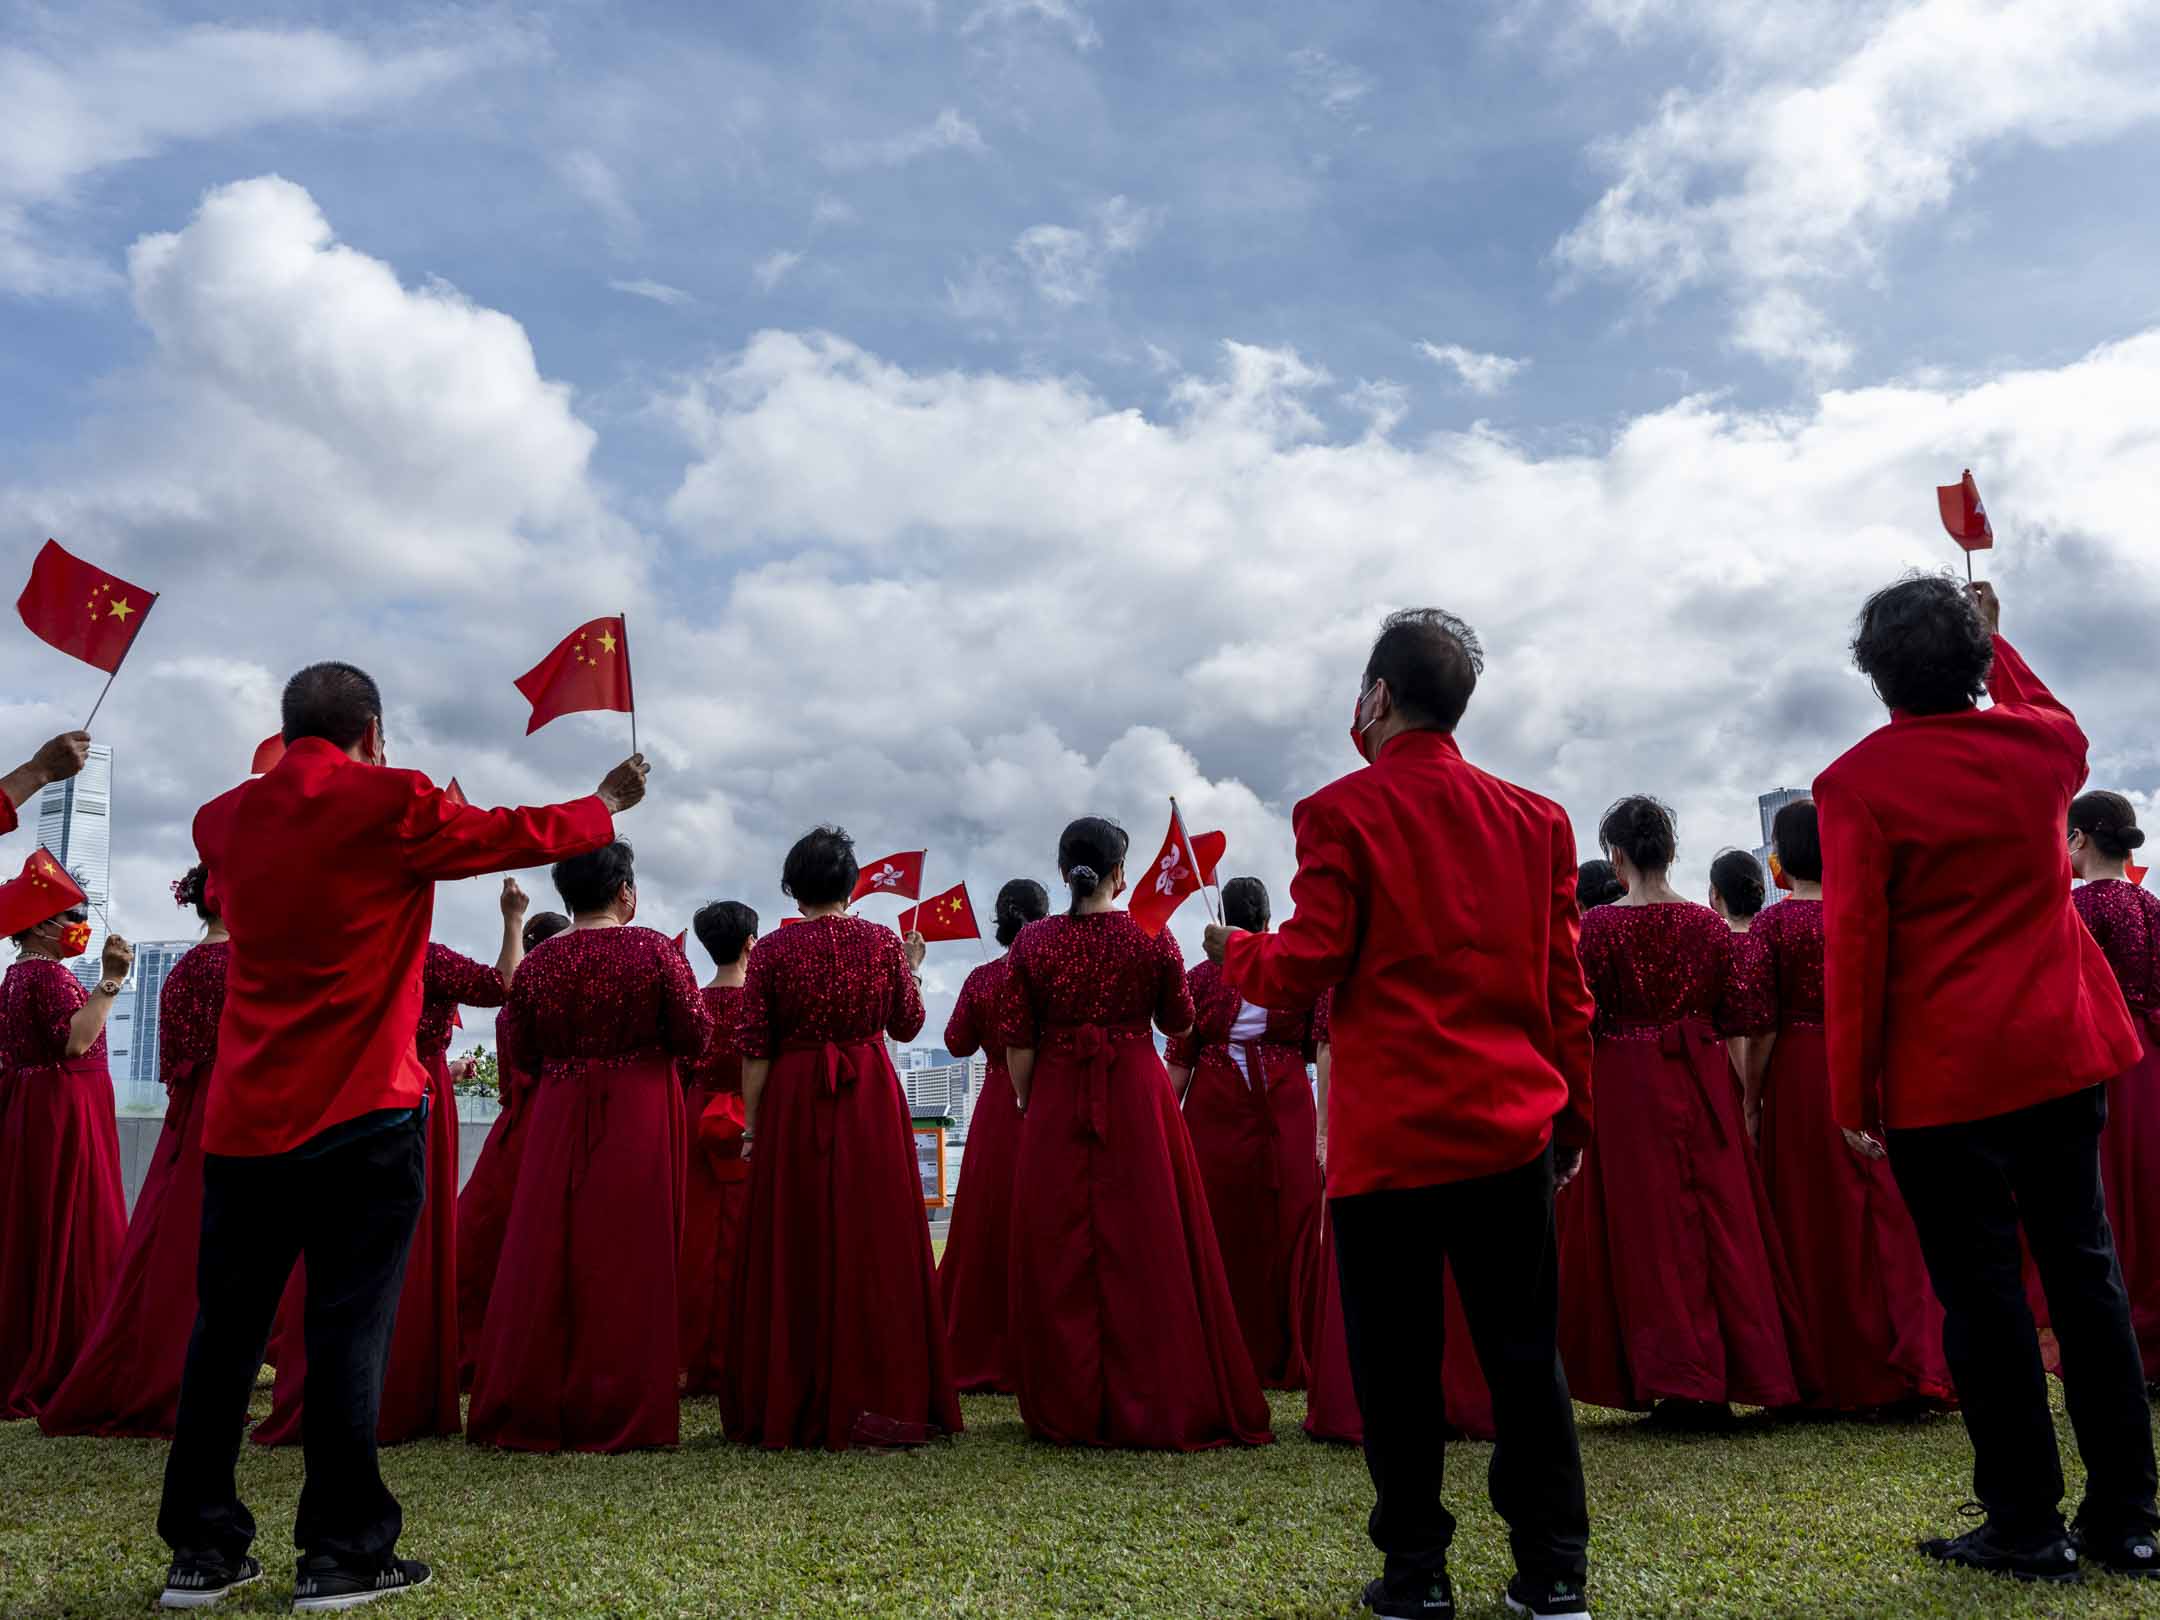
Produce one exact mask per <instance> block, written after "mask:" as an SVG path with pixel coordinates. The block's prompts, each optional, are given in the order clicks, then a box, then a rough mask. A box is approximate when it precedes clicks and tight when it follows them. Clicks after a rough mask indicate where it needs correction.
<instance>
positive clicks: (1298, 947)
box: [1211, 799, 1363, 1008]
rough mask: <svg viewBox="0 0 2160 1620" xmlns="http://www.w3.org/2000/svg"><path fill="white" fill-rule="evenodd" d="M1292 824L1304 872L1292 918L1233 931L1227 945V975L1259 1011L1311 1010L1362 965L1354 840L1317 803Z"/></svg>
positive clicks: (1294, 883)
mask: <svg viewBox="0 0 2160 1620" xmlns="http://www.w3.org/2000/svg"><path fill="white" fill-rule="evenodd" d="M1291 825H1292V828H1293V830H1294V831H1295V833H1296V835H1297V857H1298V867H1297V875H1296V876H1295V877H1293V878H1292V879H1291V880H1290V903H1291V905H1292V907H1293V908H1294V909H1293V910H1292V912H1291V915H1290V919H1289V921H1287V922H1285V923H1284V924H1283V925H1282V927H1281V928H1279V929H1277V930H1276V931H1275V932H1274V933H1272V934H1247V933H1232V934H1231V935H1230V936H1229V938H1228V939H1227V940H1225V941H1224V942H1223V946H1222V951H1223V955H1222V965H1223V975H1224V977H1225V978H1227V979H1228V980H1229V981H1230V985H1231V987H1232V988H1233V989H1235V990H1236V991H1237V992H1238V993H1239V994H1241V995H1243V996H1244V998H1245V999H1246V1000H1247V1001H1249V1002H1251V1003H1252V1004H1253V1005H1254V1006H1256V1007H1281V1008H1297V1007H1309V1006H1311V1005H1312V1004H1313V1002H1314V1001H1315V1000H1317V999H1318V998H1319V996H1320V993H1321V992H1322V991H1323V990H1328V989H1331V988H1333V987H1334V986H1335V985H1338V984H1340V983H1342V981H1343V980H1344V979H1346V978H1348V977H1349V976H1350V969H1351V966H1352V965H1353V964H1354V963H1355V962H1356V960H1357V946H1358V935H1359V932H1360V930H1361V928H1362V927H1363V919H1362V918H1361V917H1360V916H1359V914H1358V912H1359V889H1358V882H1357V868H1356V863H1355V862H1354V861H1353V859H1352V857H1351V854H1350V848H1349V842H1348V840H1347V839H1346V838H1345V837H1344V836H1343V835H1342V831H1341V829H1340V827H1339V825H1338V824H1337V822H1336V820H1335V817H1334V816H1333V815H1332V814H1331V813H1330V812H1328V811H1326V810H1325V809H1323V808H1320V807H1317V806H1316V805H1315V804H1314V803H1313V801H1312V800H1309V799H1308V800H1307V801H1306V802H1305V803H1303V804H1301V805H1299V806H1298V807H1297V810H1296V812H1295V814H1294V815H1293V816H1292V817H1291ZM1211 937H1212V936H1211Z"/></svg>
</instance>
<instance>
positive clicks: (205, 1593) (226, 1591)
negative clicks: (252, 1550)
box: [158, 1569, 263, 1610]
mask: <svg viewBox="0 0 2160 1620" xmlns="http://www.w3.org/2000/svg"><path fill="white" fill-rule="evenodd" d="M262 1578H263V1572H262V1571H261V1570H259V1569H258V1570H257V1571H256V1572H255V1573H254V1574H252V1575H242V1576H240V1577H239V1578H238V1579H237V1580H233V1581H229V1582H227V1583H226V1584H225V1585H223V1586H220V1587H218V1588H217V1589H216V1590H214V1591H212V1590H202V1591H196V1590H192V1589H189V1588H185V1587H175V1586H168V1587H166V1588H165V1590H164V1591H162V1592H160V1593H159V1594H158V1607H159V1608H160V1609H173V1610H185V1609H208V1608H213V1607H215V1606H216V1605H217V1604H220V1603H223V1602H224V1601H225V1600H226V1599H227V1598H229V1597H231V1596H232V1595H233V1593H235V1592H237V1591H239V1590H240V1589H241V1588H242V1587H244V1586H253V1585H254V1584H255V1583H256V1582H257V1581H259V1580H261V1579H262Z"/></svg>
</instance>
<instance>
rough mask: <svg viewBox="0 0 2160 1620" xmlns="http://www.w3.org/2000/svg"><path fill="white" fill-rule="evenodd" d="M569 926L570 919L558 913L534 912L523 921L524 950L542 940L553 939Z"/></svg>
mask: <svg viewBox="0 0 2160 1620" xmlns="http://www.w3.org/2000/svg"><path fill="white" fill-rule="evenodd" d="M569 926H570V919H569V918H568V917H565V916H564V915H563V914H562V913H561V912H559V911H536V912H534V913H533V914H532V915H531V916H530V917H527V918H526V919H525V948H526V949H527V950H528V951H529V950H531V949H532V948H533V947H534V946H535V945H537V944H539V943H540V942H541V941H542V940H543V939H553V938H554V937H555V936H556V935H557V934H559V933H561V932H562V931H563V930H564V929H565V928H568V927H569Z"/></svg>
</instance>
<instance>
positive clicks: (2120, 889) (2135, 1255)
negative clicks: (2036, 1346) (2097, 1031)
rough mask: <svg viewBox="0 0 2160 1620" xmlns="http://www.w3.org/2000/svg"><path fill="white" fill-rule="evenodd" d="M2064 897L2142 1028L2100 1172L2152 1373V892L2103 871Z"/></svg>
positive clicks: (2157, 1370) (2157, 1066)
mask: <svg viewBox="0 0 2160 1620" xmlns="http://www.w3.org/2000/svg"><path fill="white" fill-rule="evenodd" d="M2072 899H2073V900H2074V901H2075V902H2076V905H2077V909H2078V915H2079V916H2081V917H2083V918H2084V919H2085V926H2086V927H2087V928H2088V929H2089V930H2091V932H2092V936H2093V938H2094V939H2096V940H2097V941H2099V944H2100V949H2101V950H2103V951H2104V952H2106V953H2107V959H2108V965H2109V966H2110V967H2112V968H2113V969H2114V970H2115V978H2116V980H2117V982H2118V983H2120V984H2121V985H2122V990H2123V997H2124V999H2125V1000H2127V1001H2128V1002H2129V1003H2130V1011H2131V1013H2132V1014H2133V1015H2135V1016H2136V1018H2137V1019H2138V1020H2139V1022H2140V1024H2141V1025H2142V1026H2143V1028H2144V1035H2145V1055H2144V1056H2143V1057H2142V1058H2140V1059H2139V1060H2138V1061H2137V1062H2136V1063H2135V1064H2133V1065H2131V1067H2129V1068H2128V1069H2126V1070H2124V1071H2123V1072H2122V1073H2121V1074H2119V1075H2117V1076H2116V1077H2115V1078H2114V1079H2112V1080H2110V1081H2109V1082H2108V1088H2107V1110H2108V1118H2107V1129H2106V1130H2104V1131H2103V1132H2101V1134H2100V1180H2101V1183H2102V1185H2103V1186H2105V1188H2106V1189H2107V1211H2108V1225H2109V1226H2110V1227H2112V1228H2113V1229H2114V1232H2115V1252H2116V1254H2117V1255H2118V1256H2119V1257H2120V1259H2121V1261H2122V1273H2123V1283H2124V1286H2125V1287H2127V1288H2128V1289H2129V1292H2130V1320H2131V1324H2132V1325H2133V1326H2134V1327H2135V1328H2136V1329H2137V1340H2138V1349H2139V1351H2140V1352H2141V1353H2142V1354H2143V1356H2144V1359H2145V1376H2146V1377H2147V1378H2148V1379H2160V897H2155V896H2154V895H2153V894H2151V893H2150V892H2149V891H2147V890H2145V889H2142V888H2138V887H2134V886H2133V885H2131V884H2128V883H2124V882H2120V881H2118V880H2116V879H2113V878H2107V879H2103V880H2102V881H2100V882H2098V883H2088V884H2085V885H2084V886H2083V887H2081V888H2079V889H2078V890H2076V891H2075V893H2074V894H2073V895H2072Z"/></svg>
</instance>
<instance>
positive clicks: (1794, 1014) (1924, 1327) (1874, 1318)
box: [1751, 900, 1956, 1412]
mask: <svg viewBox="0 0 2160 1620" xmlns="http://www.w3.org/2000/svg"><path fill="white" fill-rule="evenodd" d="M1751 937H1752V938H1753V940H1754V942H1755V944H1756V945H1757V946H1759V947H1760V948H1761V951H1762V953H1763V957H1764V966H1765V967H1766V968H1767V969H1768V971H1769V975H1770V981H1769V982H1770V994H1771V997H1772V999H1773V1001H1774V1002H1775V1004H1776V1007H1777V1014H1778V1025H1777V1028H1778V1036H1777V1045H1776V1047H1775V1048H1774V1049H1773V1050H1772V1052H1771V1054H1770V1068H1769V1072H1768V1074H1767V1075H1766V1076H1765V1078H1764V1082H1763V1095H1762V1136H1761V1141H1760V1143H1759V1144H1758V1148H1759V1152H1758V1157H1759V1159H1760V1161H1761V1164H1762V1178H1763V1190H1764V1192H1765V1193H1766V1194H1767V1195H1768V1197H1769V1199H1770V1208H1771V1211H1772V1213H1773V1214H1774V1215H1775V1217H1776V1219H1777V1224H1778V1232H1779V1235H1780V1237H1781V1238H1782V1240H1783V1242H1784V1247H1785V1258H1786V1261H1787V1263H1788V1264H1789V1265H1790V1267H1791V1271H1792V1279H1793V1286H1794V1288H1795V1289H1796V1290H1797V1293H1798V1298H1799V1304H1800V1313H1801V1319H1802V1320H1803V1321H1804V1322H1805V1323H1806V1325H1807V1335H1808V1342H1809V1344H1810V1345H1811V1346H1812V1347H1813V1349H1814V1352H1815V1363H1816V1366H1815V1370H1816V1372H1817V1375H1818V1380H1819V1383H1820V1386H1821V1387H1820V1389H1819V1391H1818V1393H1817V1394H1816V1396H1815V1398H1814V1400H1813V1401H1812V1402H1811V1403H1810V1404H1812V1405H1815V1406H1818V1407H1821V1408H1823V1409H1825V1410H1828V1411H1835V1412H1859V1411H1866V1410H1869V1409H1871V1408H1874V1407H1883V1406H1893V1405H1896V1404H1897V1403H1899V1402H1901V1401H1906V1400H1916V1399H1917V1400H1928V1401H1948V1400H1952V1399H1954V1398H1955V1394H1956V1391H1955V1388H1954V1386H1953V1385H1952V1384H1951V1382H1950V1368H1949V1364H1948V1363H1947V1362H1945V1361H1944V1359H1943V1352H1942V1322H1943V1312H1942V1306H1941V1305H1940V1304H1939V1303H1938V1302H1937V1301H1936V1298H1935V1290H1934V1288H1933V1287H1932V1286H1931V1285H1930V1284H1929V1282H1928V1274H1927V1263H1926V1261H1925V1260H1923V1259H1922V1258H1921V1254H1920V1238H1919V1234H1918V1233H1916V1232H1915V1231H1914V1230H1913V1223H1912V1216H1911V1215H1910V1214H1908V1213H1907V1212H1906V1209H1905V1200H1904V1198H1903V1196H1902V1195H1900V1193H1899V1192H1898V1186H1897V1180H1896V1178H1895V1177H1893V1176H1892V1175H1891V1173H1890V1165H1889V1161H1888V1160H1885V1159H1866V1158H1862V1157H1861V1156H1860V1155H1859V1154H1857V1153H1855V1152H1853V1150H1852V1149H1851V1148H1850V1147H1848V1146H1846V1143H1845V1135H1844V1132H1842V1131H1841V1130H1839V1129H1838V1125H1837V1121H1836V1120H1834V1119H1833V1118H1832V1117H1831V1113H1830V1069H1829V1060H1828V1057H1827V1054H1826V1052H1825V1049H1824V1044H1823V928H1822V903H1821V902H1820V901H1818V900H1787V901H1785V902H1784V903H1782V904H1780V905H1775V906H1772V907H1770V908H1768V909H1767V910H1765V911H1764V912H1763V913H1762V915H1760V916H1759V917H1757V918H1756V919H1755V926H1754V928H1753V929H1752V930H1751Z"/></svg>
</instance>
